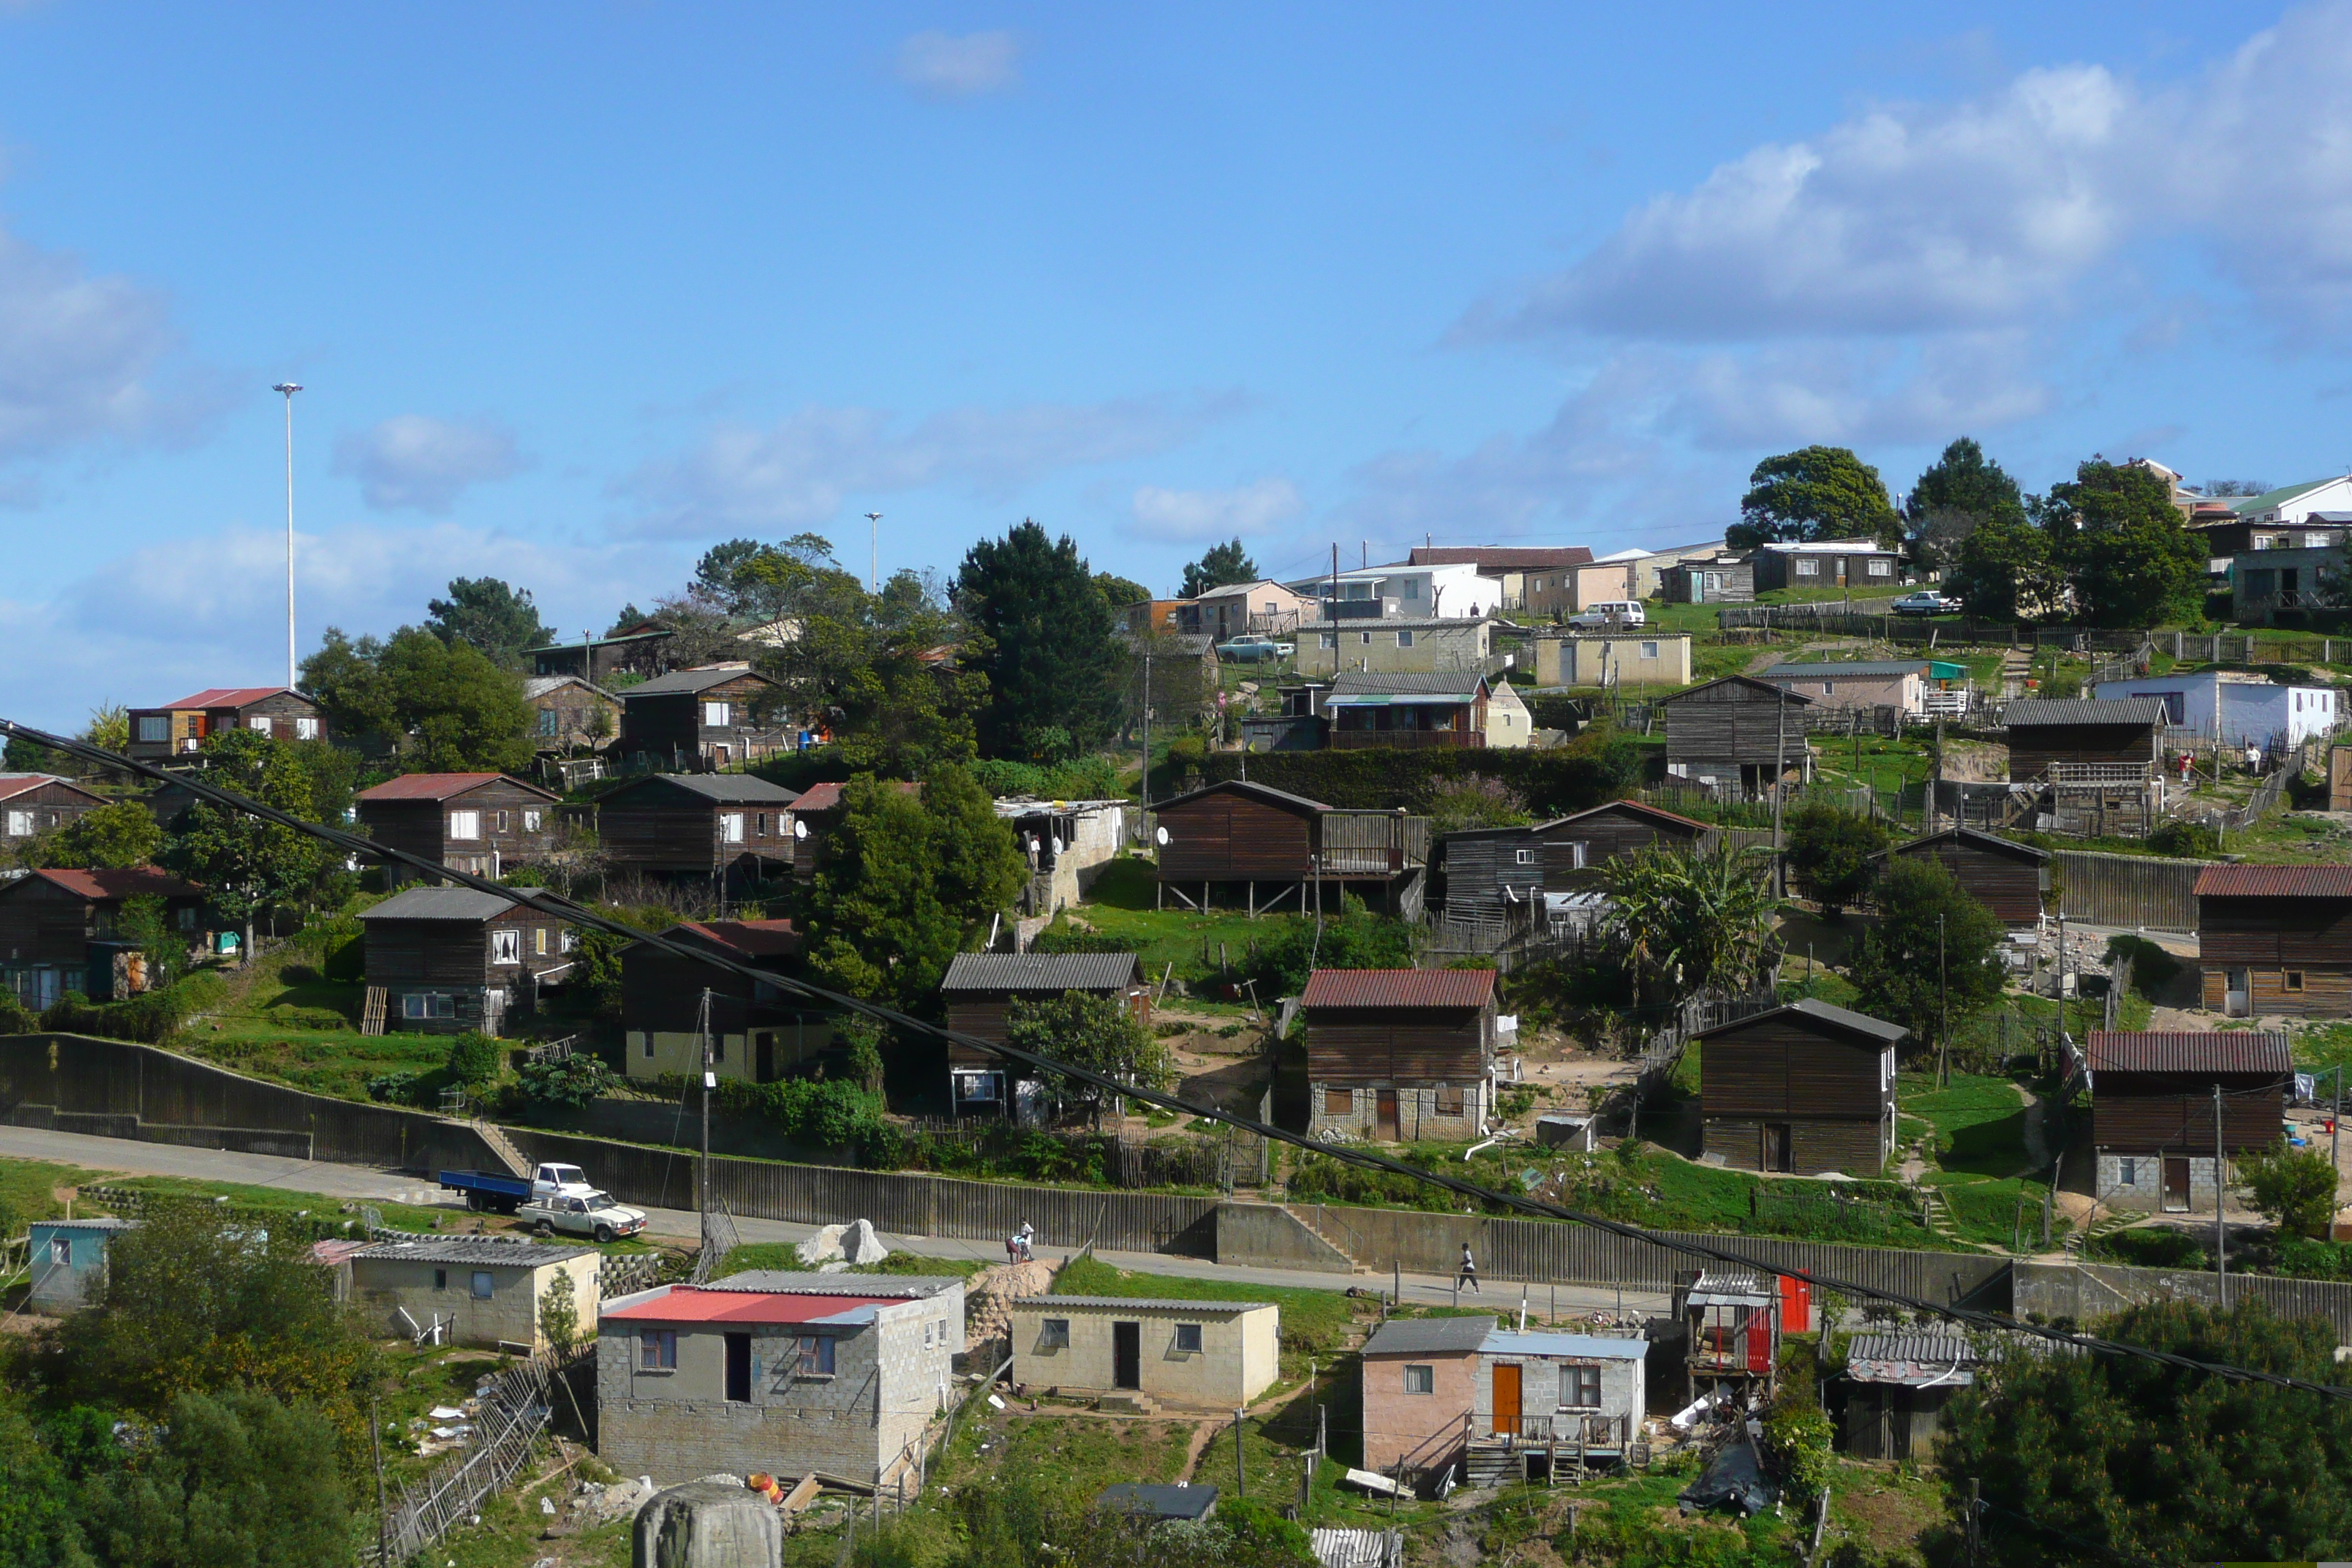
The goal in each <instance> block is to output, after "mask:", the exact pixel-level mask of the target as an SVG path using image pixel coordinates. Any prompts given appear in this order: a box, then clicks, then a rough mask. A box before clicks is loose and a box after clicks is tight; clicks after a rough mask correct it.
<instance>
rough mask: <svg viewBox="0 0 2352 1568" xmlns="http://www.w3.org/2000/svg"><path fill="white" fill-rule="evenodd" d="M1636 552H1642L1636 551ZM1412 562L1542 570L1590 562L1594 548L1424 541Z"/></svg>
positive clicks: (1566, 545)
mask: <svg viewBox="0 0 2352 1568" xmlns="http://www.w3.org/2000/svg"><path fill="white" fill-rule="evenodd" d="M1635 553H1636V554H1639V553H1641V552H1638V551H1637V552H1635ZM1406 564H1407V565H1411V566H1486V567H1492V568H1494V569H1495V570H1496V571H1499V572H1541V571H1545V570H1548V569H1549V568H1551V567H1554V566H1590V565H1591V564H1592V552H1591V550H1590V549H1588V548H1587V547H1585V546H1584V545H1581V544H1553V545H1525V544H1520V545H1508V544H1469V545H1447V544H1440V545H1436V546H1434V547H1432V546H1430V545H1422V546H1420V547H1419V548H1417V549H1415V550H1413V551H1412V552H1411V553H1410V554H1409V555H1408V556H1407V557H1406Z"/></svg>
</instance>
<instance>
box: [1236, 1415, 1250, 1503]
mask: <svg viewBox="0 0 2352 1568" xmlns="http://www.w3.org/2000/svg"><path fill="white" fill-rule="evenodd" d="M1234 1496H1235V1497H1247V1496H1249V1473H1248V1471H1247V1470H1245V1469H1244V1468H1243V1466H1242V1413H1241V1408H1240V1406H1238V1405H1236V1406H1234Z"/></svg>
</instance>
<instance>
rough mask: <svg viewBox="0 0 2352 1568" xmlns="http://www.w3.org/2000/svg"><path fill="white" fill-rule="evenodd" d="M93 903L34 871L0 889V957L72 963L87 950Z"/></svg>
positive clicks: (0, 958)
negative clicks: (31, 875)
mask: <svg viewBox="0 0 2352 1568" xmlns="http://www.w3.org/2000/svg"><path fill="white" fill-rule="evenodd" d="M94 908H95V906H93V905H91V904H90V903H89V902H88V901H86V900H82V899H79V898H77V897H75V896H74V895H73V894H71V893H69V892H68V891H66V890H65V889H63V888H60V887H58V886H57V885H56V884H55V883H53V882H49V881H47V880H46V879H42V878H39V877H24V878H20V879H17V880H16V881H15V882H13V883H10V884H8V885H7V886H6V887H5V889H0V961H5V962H7V963H51V964H76V963H81V962H82V961H83V960H84V959H85V958H86V957H87V956H88V954H89V939H90V937H91V936H92V935H93V934H94V928H93V920H92V915H93V910H94Z"/></svg>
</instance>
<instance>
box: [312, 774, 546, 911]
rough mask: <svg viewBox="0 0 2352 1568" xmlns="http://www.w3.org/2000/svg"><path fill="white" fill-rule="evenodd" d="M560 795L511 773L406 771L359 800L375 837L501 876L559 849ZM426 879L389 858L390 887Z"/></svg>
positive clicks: (476, 872) (470, 870) (455, 866)
mask: <svg viewBox="0 0 2352 1568" xmlns="http://www.w3.org/2000/svg"><path fill="white" fill-rule="evenodd" d="M559 800H560V797H559V796H557V795H553V794H552V793H551V792H549V791H547V790H543V789H541V788H540V787H539V786H538V785H537V784H525V783H523V782H522V780H520V779H519V778H513V777H510V776H509V775H508V774H505V773H404V774H402V775H401V776H400V777H398V778H396V779H387V780H385V781H384V782H383V783H382V784H377V785H375V786H374V787H373V788H371V789H363V790H362V791H360V793H359V795H357V796H355V797H354V804H355V805H356V806H357V807H358V810H359V814H360V822H361V824H362V826H364V827H366V829H367V832H368V837H371V838H373V839H374V840H375V841H376V842H377V843H378V844H381V845H383V847H385V848H387V849H399V850H403V851H405V852H406V853H408V854H411V855H417V856H422V857H423V858H425V859H427V860H432V861H436V862H437V863H439V864H441V865H444V866H446V867H448V868H450V869H451V870H453V871H463V872H466V873H467V874H468V875H471V876H476V877H491V878H496V877H502V876H504V875H505V874H506V873H507V872H508V871H509V869H511V868H514V867H516V866H520V865H524V864H527V863H528V862H530V861H532V860H538V859H541V858H545V856H546V855H547V852H548V851H549V850H550V849H551V848H553V847H554V846H555V841H556V838H557V836H558V829H557V824H556V819H555V808H556V806H557V805H558V804H559ZM424 877H425V873H423V872H420V871H416V870H414V869H412V868H409V867H406V866H404V865H402V864H401V863H400V862H398V861H396V860H388V861H386V862H384V867H383V879H384V885H385V886H386V887H387V888H397V887H399V886H400V885H401V884H403V883H404V882H413V881H416V880H419V879H422V878H424ZM431 880H433V881H435V882H436V883H437V882H438V881H439V880H440V879H439V878H437V877H436V878H432V879H431Z"/></svg>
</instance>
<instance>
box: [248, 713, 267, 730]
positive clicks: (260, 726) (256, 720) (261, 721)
mask: <svg viewBox="0 0 2352 1568" xmlns="http://www.w3.org/2000/svg"><path fill="white" fill-rule="evenodd" d="M245 727H246V728H247V729H248V730H250V731H253V732H254V733H255V734H257V735H267V734H268V733H269V715H268V714H267V713H256V714H255V715H254V716H253V717H252V718H250V719H247V721H245Z"/></svg>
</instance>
